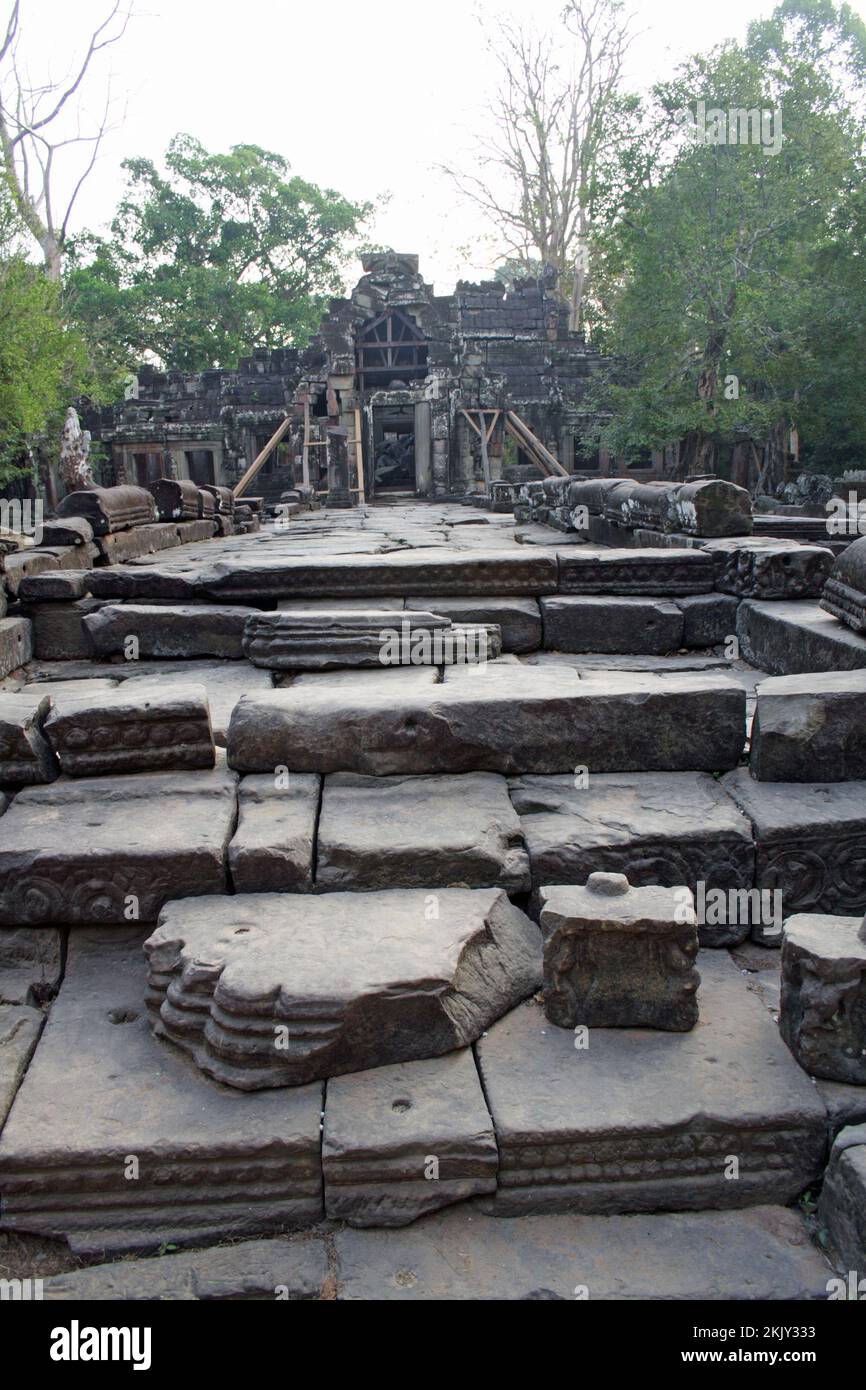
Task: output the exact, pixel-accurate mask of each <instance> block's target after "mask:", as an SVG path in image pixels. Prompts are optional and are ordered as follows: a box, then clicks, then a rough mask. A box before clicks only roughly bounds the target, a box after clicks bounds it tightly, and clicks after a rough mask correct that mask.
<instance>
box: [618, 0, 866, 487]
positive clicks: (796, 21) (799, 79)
mask: <svg viewBox="0 0 866 1390" xmlns="http://www.w3.org/2000/svg"><path fill="white" fill-rule="evenodd" d="M842 31H844V34H845V35H846V36H847V46H846V44H845V43H842V42H841V33H842ZM864 37H866V31H864V29H863V26H862V24H861V23H860V21H859V20H856V18H854V17H853V16H851V14H850V12H846V11H845V9H844V7H843V8H842V9H841V10H838V11H837V10H836V9H835V8H834V7H833V6H832V5H830V4H829V3H824V0H814V3H812V2H811V0H805V3H802V2H801V3H800V4H799V5H796V4H792V3H786V4H785V5H783V6H781V7H780V8H779V10H778V11H776V13H775V14H774V16H773V17H772V19H771V20H770V21H769V22H765V23H763V24H761V25H758V26H753V28H752V29H751V30H750V32H749V35H748V38H747V41H746V44H745V45H743V46H739V45H736V44H733V43H729V44H725V45H722V46H721V47H720V48H719V49H716V50H714V51H713V53H711V54H710V55H707V56H706V57H702V56H698V57H696V58H694V59H692V60H691V61H690V62H689V63H687V64H686V65H685V66H684V68H683V69H682V71H681V73H680V75H679V76H678V78H677V79H676V80H675V81H674V82H672V83H668V84H661V85H659V86H658V87H657V88H656V90H655V102H656V113H655V115H656V122H657V124H658V126H659V128H662V127H666V129H667V135H668V138H667V142H666V147H665V144H664V143H660V144H659V146H658V155H657V158H656V160H655V163H654V167H653V168H652V169H651V170H650V171H649V176H648V177H647V176H644V177H642V178H641V179H640V180H637V181H636V182H635V184H634V186H633V188H632V189H631V191H630V194H629V195H628V196H627V197H626V198H625V199H624V203H623V212H622V215H621V216H620V217H619V219H618V220H617V222H616V224H615V225H614V226H613V227H611V228H610V229H609V230H607V231H603V232H602V231H600V232H599V240H600V242H601V243H602V244H603V246H602V250H601V253H600V254H599V256H598V258H597V259H598V262H599V264H600V265H601V266H602V267H603V272H602V273H603V276H604V278H605V281H606V283H605V285H604V287H603V291H602V298H603V300H604V302H605V305H606V308H607V312H608V322H607V325H606V331H605V332H604V334H602V335H601V336H600V341H601V343H602V345H603V346H604V347H606V348H607V349H608V350H609V351H611V352H613V353H614V354H616V355H617V357H618V359H619V363H620V370H619V379H618V381H617V382H616V383H614V384H612V385H611V386H610V388H609V389H608V391H607V392H606V398H605V400H604V404H605V406H606V408H607V410H608V411H609V412H610V416H611V418H610V421H609V423H608V424H607V425H606V426H605V428H604V430H603V440H604V442H605V443H606V444H607V445H608V447H611V448H613V449H614V450H615V451H616V452H625V453H628V452H630V451H631V450H633V449H638V448H646V447H647V446H649V447H660V446H662V445H664V444H669V443H671V442H674V441H681V448H680V458H681V466H682V470H683V471H686V472H691V473H701V472H709V471H713V469H714V468H715V466H716V463H717V461H718V458H719V456H720V451H726V450H729V449H731V448H733V447H734V446H735V445H740V446H748V447H750V448H751V449H752V450H753V455H754V466H753V469H752V475H753V481H754V482H755V483H757V485H758V487H759V488H763V489H770V488H772V486H773V485H774V484H775V483H776V482H777V481H778V480H779V478H780V475H781V472H782V469H783V465H784V462H785V454H786V448H787V436H788V432H789V430H790V428H791V426H792V425H794V424H798V425H801V424H804V423H805V422H806V421H809V422H810V423H811V424H812V425H814V424H815V422H816V421H818V420H819V419H820V417H821V415H822V412H823V413H824V414H825V415H826V401H825V402H824V403H822V401H821V397H822V395H823V396H825V398H826V397H828V396H829V399H833V398H834V397H835V398H836V399H837V400H838V398H839V389H840V381H839V379H838V378H837V379H836V380H835V381H834V379H833V377H834V372H833V367H832V363H833V362H834V360H835V361H837V362H838V361H839V360H840V359H841V358H843V357H844V359H845V361H846V363H847V377H846V380H847V381H848V382H850V381H851V373H852V372H853V370H854V364H855V361H856V355H857V352H858V351H859V352H861V353H862V346H863V329H862V321H863V320H862V313H863V308H864V292H863V288H862V280H863V275H862V243H861V244H858V240H857V229H858V227H859V229H860V230H862V207H861V210H860V215H859V219H858V216H857V212H856V199H857V197H858V191H859V190H860V189H861V188H862V180H863V173H864V168H863V163H864V161H863V122H862V114H861V111H860V109H859V101H860V97H861V96H862V68H861V62H860V56H859V55H860V54H861V53H866V45H864V42H863V41H864ZM840 59H841V60H843V61H841V62H840ZM699 100H704V101H705V107H704V116H705V117H706V119H707V120H709V118H710V117H711V116H712V113H713V112H719V113H721V114H723V115H724V119H725V125H724V127H723V125H722V123H721V122H720V121H719V120H718V118H717V117H715V116H712V121H713V122H714V123H715V124H708V125H706V126H705V127H704V129H703V131H702V132H701V138H698V139H697V140H696V139H695V138H694V135H695V133H696V131H695V129H694V128H693V129H692V134H691V135H688V134H686V133H685V123H684V122H682V121H681V120H680V119H679V118H680V115H681V113H684V112H686V111H691V112H692V115H696V114H697V112H698V110H699V108H698V105H697V103H698V101H699ZM731 111H734V112H735V113H736V112H743V113H746V114H748V112H749V111H752V112H758V113H760V112H763V111H767V112H770V113H773V114H774V118H775V122H776V123H777V124H776V126H774V127H773V128H772V131H769V130H767V131H765V129H764V127H762V126H760V125H750V126H745V127H743V130H745V132H746V133H747V134H748V135H749V139H748V140H747V141H745V142H742V143H741V141H742V137H743V130H741V123H740V118H739V116H738V117H737V129H736V136H735V138H730V136H731V131H732V130H733V126H731V127H730V129H729V128H728V126H727V122H728V119H729V115H728V113H730V112H731ZM779 122H781V123H782V125H781V126H780V125H779V124H778V123H779ZM756 132H760V138H759V139H752V138H751V136H753V135H754V134H755V133H756ZM765 133H766V134H767V135H768V136H769V135H770V134H772V145H771V144H770V142H769V139H767V140H765V139H764V134H765ZM777 133H778V135H779V136H780V137H781V138H780V139H779V140H778V141H777V140H776V134H777ZM708 137H709V138H708ZM859 197H860V199H861V203H862V194H859ZM858 275H859V284H860V289H859V292H858V291H855V290H854V288H853V287H854V282H855V281H857V280H858ZM822 355H823V361H822V360H821V359H822ZM861 360H862V357H861ZM858 418H862V408H861V410H860V413H859V415H858Z"/></svg>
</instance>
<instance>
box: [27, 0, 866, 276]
mask: <svg viewBox="0 0 866 1390" xmlns="http://www.w3.org/2000/svg"><path fill="white" fill-rule="evenodd" d="M7 3H8V0H7ZM852 7H853V9H854V10H855V11H857V13H859V14H860V15H862V16H864V17H866V0H853V5H852ZM108 8H109V0H21V9H22V26H23V35H24V38H23V43H24V48H25V51H26V54H27V55H28V62H29V68H30V73H31V77H32V78H34V79H36V78H41V77H43V76H44V74H45V73H46V72H48V71H50V72H51V73H52V74H53V75H54V76H60V75H62V73H63V72H64V71H65V69H66V68H67V67H68V66H69V65H70V64H71V63H72V62H73V58H74V55H75V54H76V52H77V51H78V50H79V48H80V45H81V42H82V39H83V37H84V35H85V32H86V31H89V29H90V28H92V27H95V24H96V23H98V22H99V20H100V19H102V18H103V17H104V15H105V13H106V12H107V9H108ZM561 8H562V0H510V3H503V4H500V3H498V0H480V3H477V0H433V3H429V2H427V3H419V2H418V0H415V3H412V0H319V3H318V4H314V3H310V2H309V0H304V3H300V0H247V3H242V0H135V9H136V18H135V20H134V22H133V24H132V25H131V27H130V29H129V31H128V33H127V35H126V37H125V38H124V40H123V41H122V43H121V44H120V45H118V46H117V47H115V48H112V49H110V50H108V51H107V53H106V54H104V55H102V56H101V59H100V62H99V66H98V67H95V68H94V71H93V76H92V78H91V83H90V89H89V90H90V92H91V93H93V96H92V97H91V98H90V99H91V100H92V101H93V103H94V104H98V101H99V99H100V98H101V94H102V90H103V81H104V78H105V76H106V75H107V73H108V71H109V70H110V71H111V72H112V74H113V85H114V91H115V92H116V94H117V97H118V99H119V100H120V101H121V102H122V103H123V105H124V106H125V114H124V115H123V120H122V124H121V125H120V126H119V128H118V129H117V130H116V131H114V132H113V133H112V134H111V136H110V138H109V139H108V140H107V141H106V144H105V146H104V152H103V155H102V157H101V159H100V162H99V164H98V166H97V168H96V169H95V171H94V173H93V174H92V175H91V178H90V180H89V181H88V183H87V185H86V187H85V189H84V191H83V193H82V195H81V197H80V199H79V202H78V204H77V209H76V216H75V218H74V226H73V230H78V229H80V228H81V227H82V226H91V227H99V226H103V225H104V224H105V223H106V222H107V221H109V220H110V217H111V214H112V212H113V209H114V207H115V204H116V202H117V200H118V196H119V194H120V192H121V190H122V187H123V175H122V171H121V169H120V162H121V160H122V159H124V158H125V157H127V156H132V155H144V156H146V157H148V158H151V159H153V160H155V161H157V162H158V161H159V160H160V157H161V155H162V154H163V152H164V150H165V148H166V145H167V144H168V141H169V140H170V139H171V137H172V136H173V135H174V134H175V133H177V132H178V131H185V132H189V133H190V134H192V135H195V136H197V137H198V138H199V139H200V140H201V141H202V142H203V143H204V144H205V145H206V146H207V147H208V148H209V149H211V150H224V149H228V148H229V146H231V145H233V144H240V143H251V144H257V145H262V146H264V147H265V148H266V149H271V150H276V151H278V152H279V153H281V154H282V155H284V156H285V157H286V158H287V159H288V160H289V161H290V163H291V165H292V168H293V169H294V171H295V172H297V173H298V174H301V175H303V176H304V177H306V178H309V179H311V180H312V181H314V182H315V183H318V184H320V185H323V186H327V187H332V188H336V189H339V190H340V191H341V192H342V193H344V194H346V195H347V196H349V197H352V198H357V199H370V200H374V201H375V199H376V198H377V197H378V196H379V195H382V194H385V193H387V194H389V195H390V201H389V203H388V205H387V207H386V208H385V209H384V210H383V211H382V212H381V213H380V215H379V216H378V217H377V219H376V221H375V224H374V225H373V227H372V229H371V236H372V239H373V240H375V241H377V242H381V243H383V244H385V245H390V246H393V247H394V248H395V249H397V250H400V251H415V252H417V253H418V254H419V255H420V257H421V269H422V272H423V273H424V275H425V278H426V279H428V280H432V281H433V282H434V283H435V285H436V289H437V292H439V293H448V292H450V290H451V289H452V288H453V285H454V282H455V280H457V279H458V278H475V279H477V278H480V277H483V276H484V275H485V274H486V273H489V271H490V269H491V266H492V265H493V264H495V263H496V260H497V259H498V256H497V251H498V248H497V246H496V244H495V242H494V241H493V240H492V239H491V237H490V236H489V235H488V230H489V229H488V228H487V227H486V226H485V225H484V223H483V222H482V221H481V220H480V219H479V217H478V216H477V214H473V212H472V211H471V209H468V208H466V207H465V206H461V204H460V202H459V199H458V198H457V195H456V194H455V191H454V189H453V186H452V185H451V184H450V183H449V182H448V180H447V179H445V178H444V177H443V176H442V175H441V174H438V173H437V172H436V168H435V166H436V164H437V162H439V161H444V162H461V163H463V165H464V166H466V165H467V164H469V165H471V160H472V152H473V130H475V129H477V128H478V126H479V121H480V120H481V119H483V118H482V116H481V115H480V114H479V113H480V112H481V111H482V110H483V107H484V103H485V99H486V98H487V97H488V96H489V94H490V91H491V88H492V85H493V83H494V82H495V68H494V66H493V65H492V63H491V61H490V60H489V59H488V57H487V55H486V53H485V47H484V27H483V25H482V24H479V22H478V19H477V12H478V10H479V9H481V10H482V12H483V13H486V14H487V15H495V14H497V13H504V12H508V13H510V14H511V15H514V16H517V17H518V18H521V19H524V20H529V19H533V20H534V21H535V22H536V24H538V25H543V24H545V23H546V22H549V23H551V24H553V23H554V22H555V20H556V17H557V16H558V14H559V12H560V10H561ZM773 8H774V4H773V0H725V3H724V4H715V5H713V4H701V3H700V2H699V0H666V2H665V0H633V4H632V9H633V10H634V11H635V13H636V15H637V27H638V29H639V31H640V32H641V37H640V38H639V40H638V41H637V43H636V44H635V46H634V48H633V50H632V56H631V61H630V69H631V71H630V78H631V83H630V85H632V86H633V87H636V88H640V87H647V86H649V85H650V84H651V83H652V82H653V81H654V80H657V79H658V78H660V77H662V76H664V75H666V74H668V73H670V72H671V71H672V70H673V68H674V66H675V65H676V63H677V62H678V61H679V60H680V59H681V58H683V57H685V56H687V55H688V54H689V53H692V52H696V51H699V50H701V49H705V48H707V47H708V46H711V45H712V44H714V43H716V42H719V41H720V40H722V39H724V38H727V37H734V38H742V37H743V36H744V34H745V31H746V27H747V25H748V23H749V21H750V20H751V19H754V18H758V17H761V16H764V15H767V14H769V13H771V11H772V9H773ZM0 13H3V7H2V4H0ZM488 28H489V25H488ZM353 269H354V268H353ZM351 278H355V277H354V276H352V277H351Z"/></svg>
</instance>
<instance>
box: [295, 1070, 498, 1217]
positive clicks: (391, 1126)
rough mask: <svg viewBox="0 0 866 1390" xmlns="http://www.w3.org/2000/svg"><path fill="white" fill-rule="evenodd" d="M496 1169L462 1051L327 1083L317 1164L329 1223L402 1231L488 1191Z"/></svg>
mask: <svg viewBox="0 0 866 1390" xmlns="http://www.w3.org/2000/svg"><path fill="white" fill-rule="evenodd" d="M497 1163H498V1154H497V1151H496V1139H495V1137H494V1134H493V1122H492V1120H491V1119H490V1115H489V1114H488V1112H487V1106H486V1105H485V1103H484V1095H483V1093H482V1090H481V1083H480V1082H479V1080H478V1072H477V1071H476V1068H475V1060H474V1058H473V1056H472V1049H471V1048H464V1049H463V1050H462V1051H460V1052H451V1053H449V1054H448V1056H447V1057H434V1058H430V1059H424V1060H421V1061H416V1062H402V1063H399V1064H397V1065H396V1066H391V1067H376V1068H375V1069H374V1070H372V1071H363V1072H355V1073H354V1074H353V1075H351V1076H338V1077H335V1078H334V1079H333V1080H332V1081H329V1083H328V1096H327V1103H326V1106H325V1124H324V1133H323V1138H322V1167H323V1170H324V1175H325V1214H326V1215H327V1216H328V1217H329V1218H331V1219H332V1220H334V1221H346V1222H348V1224H349V1225H350V1226H406V1225H408V1224H409V1223H410V1222H412V1221H415V1220H417V1218H418V1217H419V1216H424V1215H425V1214H426V1213H428V1212H431V1211H436V1210H438V1209H439V1208H440V1207H446V1206H450V1205H451V1204H452V1203H454V1202H462V1201H465V1200H466V1199H467V1198H469V1197H476V1196H478V1195H479V1194H481V1193H490V1192H494V1191H495V1189H496V1169H497Z"/></svg>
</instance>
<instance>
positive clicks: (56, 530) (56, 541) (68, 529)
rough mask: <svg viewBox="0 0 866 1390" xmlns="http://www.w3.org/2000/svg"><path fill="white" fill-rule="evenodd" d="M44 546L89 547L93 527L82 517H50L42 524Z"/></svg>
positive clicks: (91, 540)
mask: <svg viewBox="0 0 866 1390" xmlns="http://www.w3.org/2000/svg"><path fill="white" fill-rule="evenodd" d="M42 540H43V543H44V544H45V545H48V546H51V545H91V544H92V542H93V527H92V526H91V524H90V522H89V521H88V520H87V519H86V518H85V517H83V516H63V517H60V516H58V517H52V518H51V519H50V520H49V521H45V522H43V524H42Z"/></svg>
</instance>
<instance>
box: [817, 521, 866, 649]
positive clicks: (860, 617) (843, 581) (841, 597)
mask: <svg viewBox="0 0 866 1390" xmlns="http://www.w3.org/2000/svg"><path fill="white" fill-rule="evenodd" d="M821 607H822V608H825V609H826V610H827V612H828V613H831V614H832V615H833V617H834V618H838V620H839V622H840V623H844V624H845V625H846V627H850V628H851V629H852V630H853V631H854V632H858V633H864V632H866V536H860V537H859V538H858V539H857V540H856V541H852V542H851V544H850V545H849V546H847V547H846V549H845V550H843V552H842V554H841V555H840V556H839V557H838V559H837V560H836V562H835V564H834V565H833V568H832V571H831V573H830V574H829V575H828V578H827V583H826V585H825V587H824V593H823V597H822V599H821Z"/></svg>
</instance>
